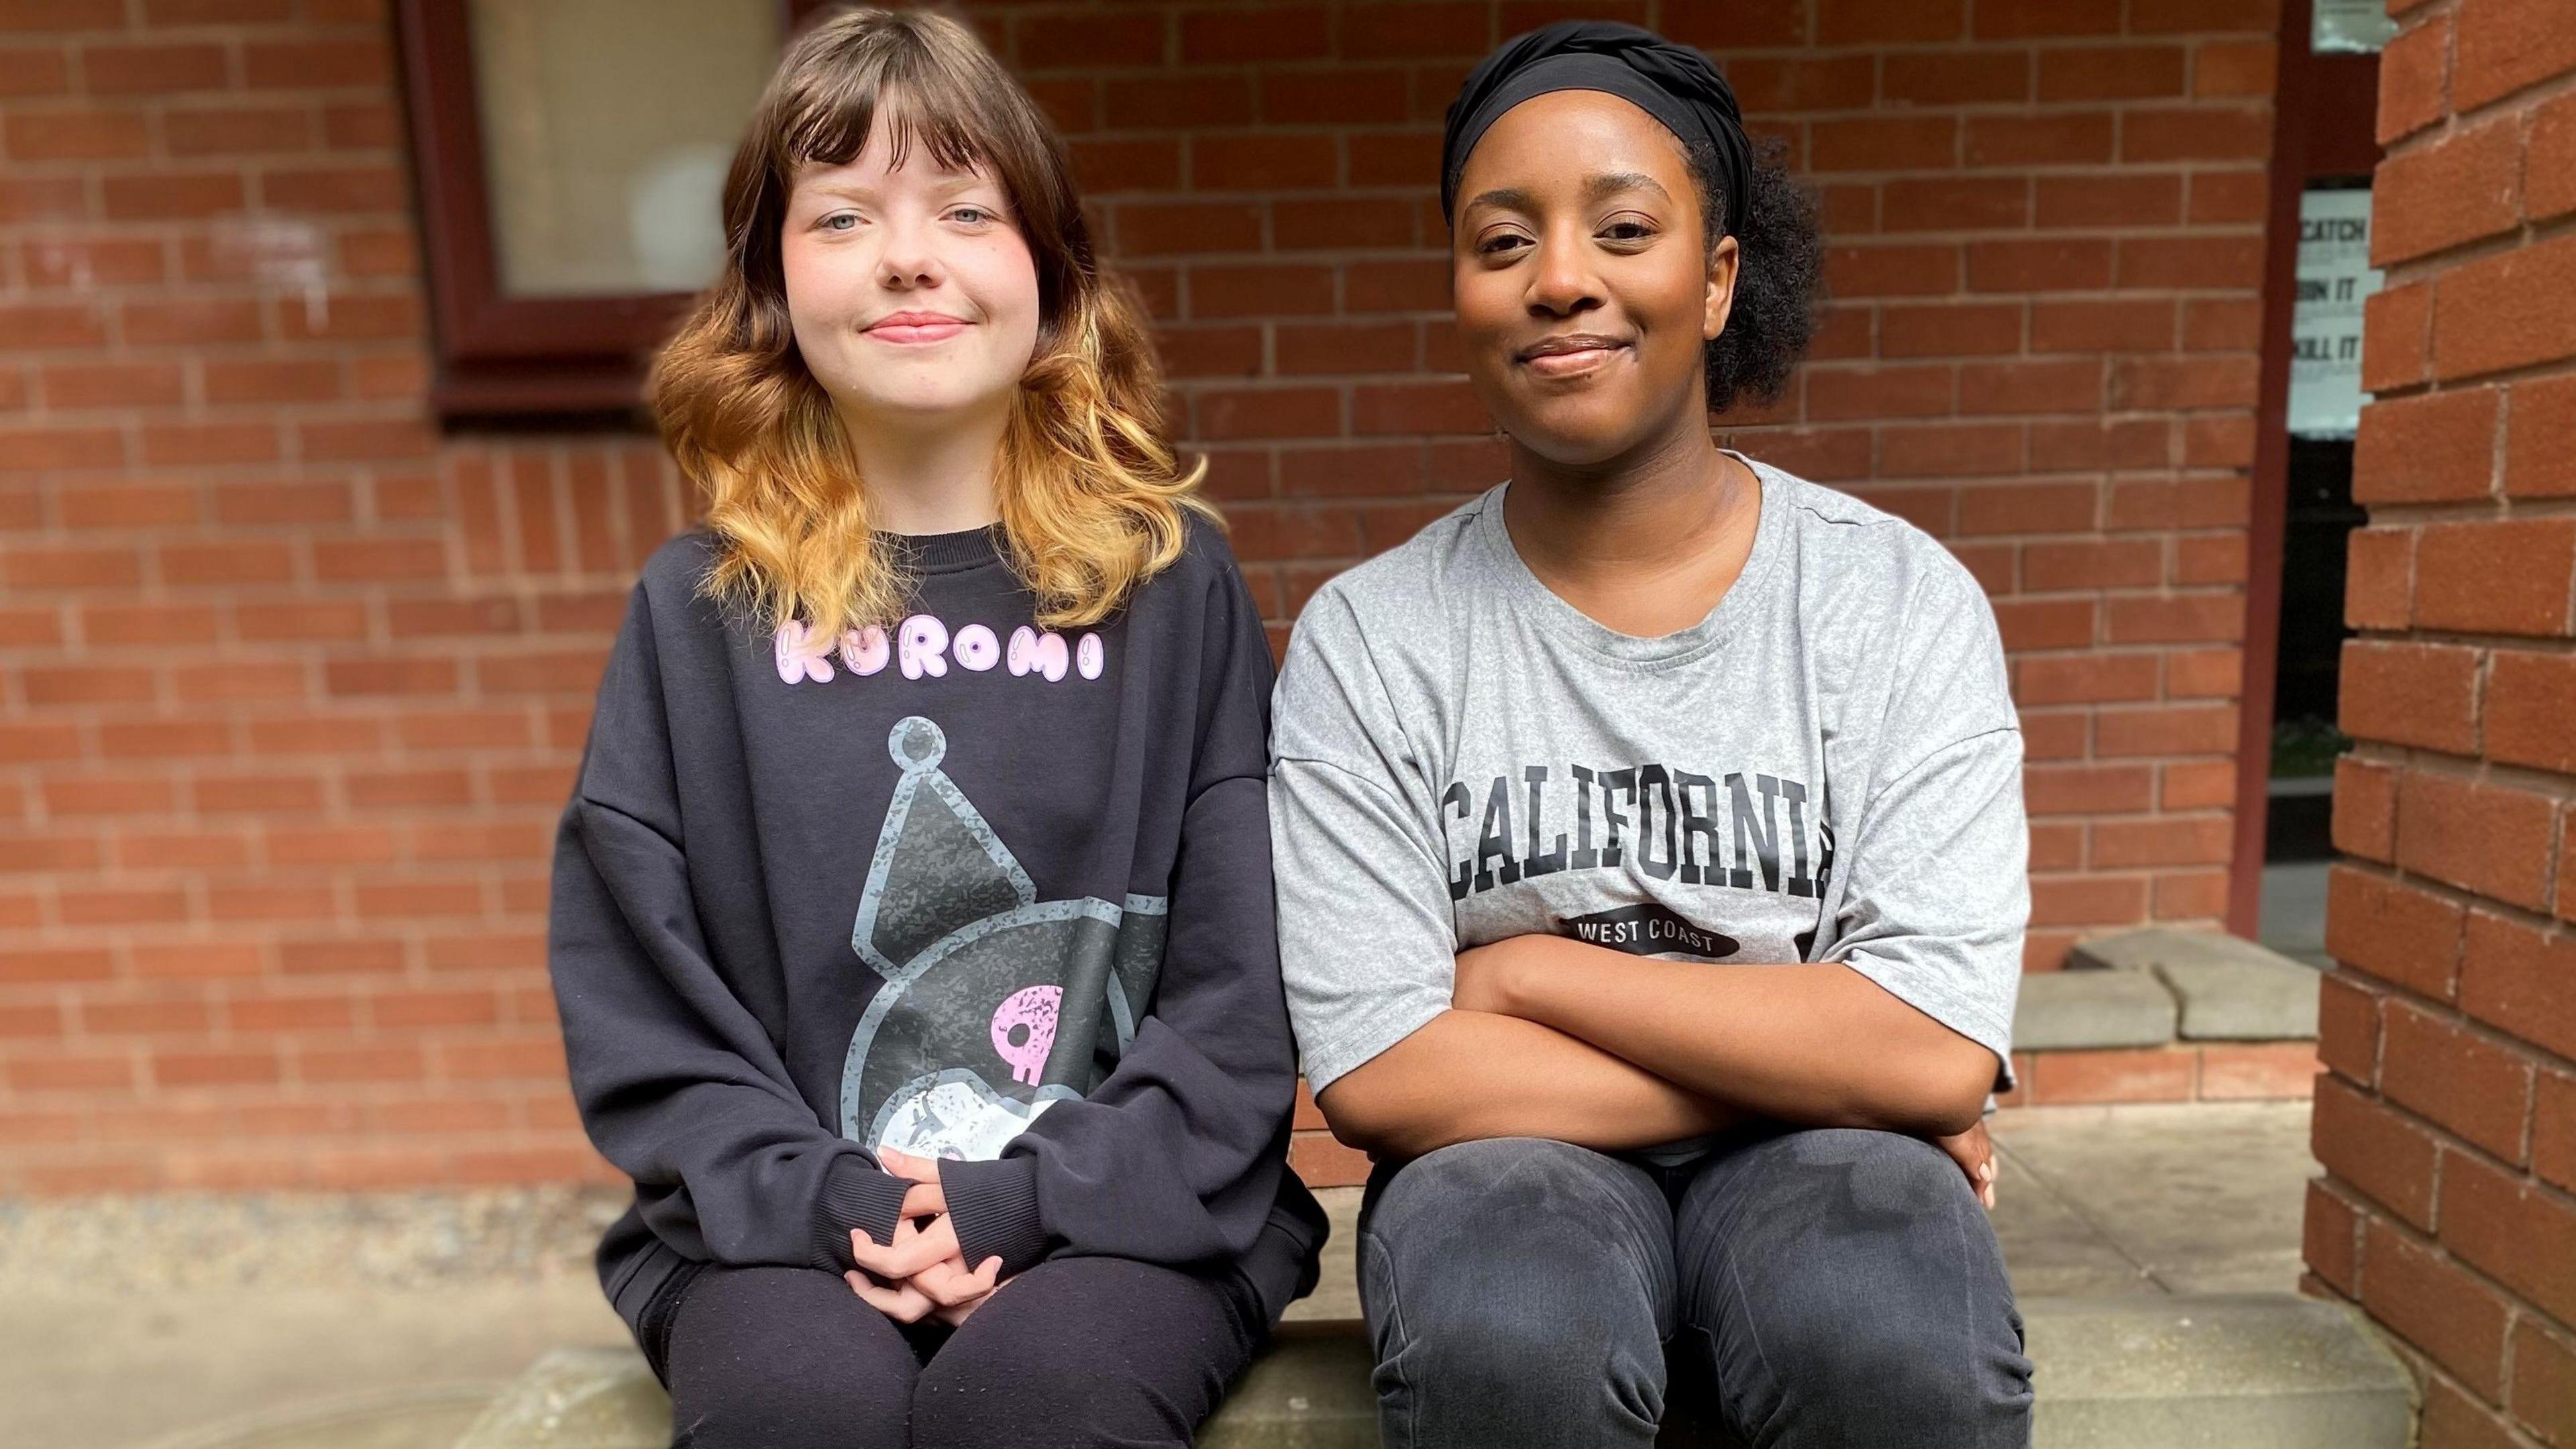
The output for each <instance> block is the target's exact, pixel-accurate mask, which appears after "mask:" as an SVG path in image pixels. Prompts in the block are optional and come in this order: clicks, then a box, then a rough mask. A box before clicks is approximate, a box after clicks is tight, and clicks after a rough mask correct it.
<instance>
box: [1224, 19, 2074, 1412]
mask: <svg viewBox="0 0 2576 1449" xmlns="http://www.w3.org/2000/svg"><path fill="white" fill-rule="evenodd" d="M1441 200H1442V205H1443V208H1444V211H1445V212H1446V213H1447V215H1448V217H1449V219H1450V226H1451V238H1452V240H1451V258H1452V266H1453V272H1454V282H1455V294H1456V300H1457V312H1458V329H1459V334H1460V338H1461V341H1462V343H1463V347H1462V354H1463V356H1464V357H1465V358H1466V369H1467V372H1468V375H1469V377H1470V379H1471V381H1472V382H1473V384H1474V385H1475V387H1476V390H1477V392H1478V394H1479V396H1480V397H1481V398H1482V399H1483V401H1484V403H1485V405H1486V406H1487V408H1488V409H1489V410H1490V411H1491V412H1492V414H1493V416H1494V418H1495V420H1496V422H1497V423H1498V424H1499V425H1500V427H1501V430H1502V432H1503V433H1504V435H1505V437H1506V438H1507V440H1508V441H1509V444H1510V457H1511V476H1510V479H1509V481H1508V482H1506V483H1503V484H1499V485H1497V486H1496V487H1494V488H1493V489H1492V490H1491V491H1489V492H1487V493H1486V494H1484V495H1483V496H1482V497H1480V498H1478V499H1476V500H1475V501H1474V502H1472V503H1470V504H1468V505H1466V506H1465V507H1463V508H1461V509H1459V510H1458V511H1457V512H1455V513H1453V514H1451V515H1449V516H1448V517H1447V518H1445V519H1442V520H1440V521H1439V522H1436V523H1434V524H1432V525H1431V526H1430V527H1428V528H1426V529H1425V530H1424V531H1423V532H1422V533H1421V534H1420V535H1419V536H1417V537H1416V538H1415V539H1413V540H1412V541H1411V542H1410V543H1408V544H1406V545H1404V546H1403V547H1401V548H1399V549H1397V550H1395V551H1394V552H1392V553H1390V554H1388V555H1386V556H1384V557H1382V558H1379V559H1377V560H1375V561H1373V562H1371V563H1369V564H1366V565H1364V566H1362V567H1360V568H1358V569H1355V570H1353V571H1351V572H1350V573H1348V574H1345V575H1343V576H1342V577H1341V578H1339V579H1337V580H1335V581H1334V582H1333V583H1331V584H1330V585H1328V586H1327V587H1325V588H1324V589H1323V590H1322V591H1321V592H1320V593H1318V594H1317V596H1316V597H1315V599H1314V600H1313V601H1312V602H1311V603H1310V604H1309V605H1308V606H1307V608H1306V609H1305V611H1304V613H1303V616H1302V617H1301V618H1300V620H1299V622H1298V625H1297V630H1296V634H1295V636H1294V640H1293V642H1292V643H1291V645H1290V649H1289V658H1288V663H1287V666H1286V671H1285V674H1284V676H1283V677H1282V679H1281V682H1280V686H1279V692H1278V696H1277V703H1276V712H1275V726H1274V730H1275V733H1274V737H1273V743H1272V754H1273V762H1274V763H1273V772H1272V782H1271V815H1272V831H1273V839H1274V843H1275V854H1276V860H1277V872H1278V889H1279V898H1280V912H1279V914H1280V926H1281V931H1282V953H1283V960H1284V965H1285V971H1286V976H1287V983H1288V991H1289V1001H1290V1008H1291V1014H1292V1017H1293V1019H1294V1021H1295V1025H1296V1028H1297V1034H1298V1039H1299V1046H1300V1050H1301V1054H1302V1056H1303V1059H1304V1064H1305V1069H1306V1073H1307V1075H1308V1077H1309V1078H1310V1080H1311V1081H1312V1082H1313V1084H1314V1086H1315V1088H1316V1089H1317V1091H1318V1093H1319V1096H1318V1099H1317V1100H1318V1102H1319V1103H1320V1105H1321V1106H1322V1108H1323V1111H1324V1114H1325V1116H1326V1117H1327V1118H1328V1119H1329V1120H1330V1121H1331V1123H1332V1126H1333V1129H1334V1131H1335V1132H1336V1133H1337V1134H1338V1135H1340V1136H1341V1137H1342V1138H1343V1139H1344V1140H1346V1141H1349V1142H1353V1143H1355V1144H1358V1145H1360V1146H1362V1147H1364V1148H1366V1149H1368V1150H1369V1151H1370V1152H1371V1154H1372V1155H1373V1156H1374V1157H1375V1158H1376V1159H1377V1167H1376V1170H1375V1172H1374V1173H1373V1174H1372V1177H1371V1181H1370V1184H1369V1192H1368V1196H1367V1200H1366V1202H1365V1204H1364V1209H1363V1216H1362V1221H1361V1232H1360V1246H1359V1258H1360V1282H1361V1292H1362V1297H1363V1301H1364V1303H1365V1304H1366V1307H1367V1311H1368V1317H1369V1326H1370V1332H1371V1334H1372V1336H1373V1338H1374V1342H1375V1347H1376V1352H1377V1357H1378V1374H1377V1386H1378V1391H1379V1395H1380V1406H1381V1413H1380V1420H1381V1427H1382V1429H1383V1432H1384V1436H1385V1439H1386V1442H1387V1443H1388V1444H1389V1445H1390V1446H1393V1449H1415V1446H1419V1449H1446V1446H1470V1445H1477V1446H1482V1445H1497V1444H1511V1445H1517V1446H1535V1445H1583V1446H1591V1445H1610V1444H1635V1445H1645V1444H1649V1443H1651V1442H1652V1441H1653V1440H1654V1438H1655V1436H1656V1432H1657V1427H1658V1424H1659V1422H1660V1421H1661V1420H1662V1419H1663V1418H1664V1415H1665V1406H1666V1402H1667V1394H1666V1391H1667V1385H1668V1379H1667V1374H1668V1366H1669V1369H1670V1370H1671V1371H1672V1372H1674V1373H1676V1374H1678V1375H1681V1376H1683V1377H1685V1378H1687V1379H1690V1380H1694V1381H1697V1382H1699V1383H1701V1384H1702V1386H1703V1387H1704V1388H1705V1390H1706V1391H1707V1392H1706V1394H1705V1395H1704V1398H1705V1404H1704V1407H1703V1408H1702V1409H1701V1413H1702V1414H1703V1415H1704V1416H1706V1417H1710V1418H1713V1419H1715V1420H1716V1421H1717V1422H1718V1424H1719V1425H1720V1426H1721V1427H1722V1428H1723V1429H1724V1430H1725V1431H1727V1432H1729V1433H1731V1434H1733V1435H1734V1436H1735V1437H1737V1438H1740V1439H1742V1440H1744V1441H1746V1442H1748V1443H1751V1444H1755V1445H1764V1446H1768V1445H1815V1446H1823V1445H1835V1446H1846V1449H1848V1446H1866V1445H1882V1444H1884V1445H1896V1444H1903V1445H1907V1446H1933V1445H1963V1446H1964V1445H1979V1446H1982V1445H2006V1444H2022V1443H2025V1442H2027V1439H2028V1435H2029V1425H2030V1403H2031V1398H2030V1383H2029V1373H2030V1365H2029V1362H2028V1360H2027V1359H2025V1358H2024V1357H2023V1355H2022V1344H2021V1332H2020V1320H2019V1318H2018V1317H2017V1315H2016V1313H2015V1310H2014V1307H2013V1300H2012V1290H2011V1287H2010V1285H2009V1283H2008V1282H2007V1280H2006V1278H2005V1276H2004V1270H2003V1264H2002V1261H2001V1258H2000V1256H1999V1254H1998V1252H1997V1250H1996V1246H1995V1238H1994V1233H1993V1231H1992V1229H1991V1227H1990V1226H1989V1225H1988V1223H1987V1221H1986V1217H1985V1214H1984V1213H1983V1212H1982V1211H1980V1209H1979V1203H1980V1200H1981V1199H1982V1200H1983V1201H1984V1202H1985V1203H1987V1204H1988V1205H1991V1203H1992V1200H1993V1199H1992V1191H1993V1189H1992V1182H1993V1163H1992V1158H1991V1155H1990V1149H1989V1146H1988V1144H1987V1142H1986V1138H1985V1133H1984V1131H1983V1130H1982V1128H1981V1127H1979V1125H1978V1123H1979V1120H1980V1116H1981V1111H1982V1109H1983V1107H1984V1105H1985V1103H1986V1101H1987V1096H1988V1093H1989V1092H1990V1091H1991V1090H1993V1089H1996V1088H1998V1087H2001V1086H2006V1085H2008V1084H2009V1082H2010V1080H2011V1077H2010V1062H2011V1057H2010V1041H2009V1035H2010V1031H2011V1023H2012V1009H2013V1001H2014V990H2015V985H2016V983H2017V980H2018V975H2019V970H2020V952H2021V939H2022V932H2023V928H2024V926H2025V924H2026V921H2027V917H2028V910H2029V895H2028V887H2027V884H2026V882H2025V880H2024V875H2023V871H2024V866H2025V855H2026V849H2027V845H2026V840H2025V835H2024V829H2025V827H2024V821H2023V813H2022V801H2021V759H2022V749H2021V736H2020V732H2019V728H2018V724H2017V720H2016V716H2015V714H2014V711H2013V706H2012V700H2011V698H2010V695H2009V693H2008V692H2007V689H2006V675H2005V668H2004V659H2003V651H2002V648H2001V645H2000V642H1999V640H1998V637H1997V633H1996V628H1995V623H1994V616H1993V613H1992V610H1991V609H1990V608H1989V606H1988V605H1987V603H1986V600H1985V597H1984V595H1983V593H1982V592H1981V591H1980V590H1979V588H1978V587H1977V584H1976V582H1975V580H1974V579H1972V578H1971V577H1970V576H1969V574H1968V572H1967V570H1966V569H1965V568H1963V567H1962V566H1961V565H1960V564H1959V563H1958V562H1957V561H1956V560H1954V559H1953V558H1951V557H1950V556H1949V555H1948V554H1947V553H1946V552H1944V551H1943V550H1942V548H1941V547H1940V545H1939V544H1937V543H1935V542H1934V541H1933V540H1932V539H1931V538H1930V537H1929V536H1927V535H1925V534H1924V533H1922V532H1921V531H1919V530H1917V529H1915V528H1913V527H1912V526H1910V525H1908V524H1906V523H1904V522H1902V521H1900V520H1898V519H1895V518H1893V517H1891V516H1889V515H1887V514H1885V513H1882V512H1879V511H1878V510H1876V509H1873V508H1871V507H1869V506H1867V505H1865V504H1862V503H1860V502H1857V501H1855V500H1853V499H1851V498H1848V497H1845V496H1843V495H1842V494H1839V493H1835V492H1832V491H1830V490H1827V489H1825V488H1821V487H1818V486H1816V485H1815V484H1812V483H1808V482H1806V481H1804V480H1802V479H1799V478H1797V477H1795V476H1792V475H1791V474H1789V473H1786V472H1784V471H1782V470H1781V469H1779V468H1776V467H1773V466H1771V465H1769V464H1766V463H1762V462H1760V461H1758V460H1756V459H1754V458H1750V457H1747V456H1746V455H1744V454H1743V453H1740V452H1736V451H1734V450H1732V449H1726V448H1721V447H1719V446H1717V444H1716V443H1715V441H1714V440H1713V439H1712V437H1711V434H1710V429H1709V415H1710V414H1711V413H1712V412H1716V411H1722V410H1724V409H1725V408H1726V407H1728V406H1729V405H1730V404H1733V403H1735V402H1737V401H1739V400H1743V399H1747V398H1762V397H1770V396H1775V395H1777V394H1778V393H1779V391H1780V390H1781V388H1782V386H1783V384H1784V383H1785V382H1786V380H1787V378H1788V376H1789V374H1790V372H1791V370H1792V368H1793V367H1794V366H1795V364H1796V362H1797V360H1798V358H1799V356H1800V355H1801V353H1802V351H1803V349H1804V347H1805V345H1806V342H1807V339H1808V336H1809V334H1810V332H1811V330H1812V327H1813V310H1814V302H1815V298H1816V292H1817V271H1818V266H1817V258H1818V253H1819V245H1818V240H1817V236H1816V229H1815V220H1814V211H1813V208H1812V206H1811V205H1810V204H1809V203H1808V202H1807V200H1806V199H1805V198H1804V196H1803V194H1802V193H1801V192H1800V191H1799V189H1798V188H1797V187H1796V186H1795V185H1794V184H1793V183H1792V182H1791V181H1790V180H1789V179H1788V178H1787V176H1786V175H1785V174H1784V173H1783V172H1782V170H1781V169H1780V166H1779V164H1778V162H1777V160H1776V159H1775V158H1774V157H1773V156H1770V155H1767V154H1763V153H1761V152H1759V151H1757V150H1756V148H1755V147H1754V146H1753V145H1752V144H1751V143H1750V142H1749V141H1748V140H1747V138H1746V136H1745V133H1744V129H1743V125H1742V122H1741V119H1740V117H1739V115H1738V112H1737V109H1736V104H1735V100H1734V96H1733V94H1732V93H1731V92H1730V91H1729V90H1728V88H1727V85H1726V82H1725V81H1724V80H1723V79H1722V78H1720V77H1719V76H1718V74H1717V73H1716V71H1715V70H1713V69H1712V68H1711V67H1710V65H1709V63H1708V62H1707V60H1706V59H1705V58H1703V57H1702V56H1701V55H1700V54H1699V53H1698V52H1696V51H1693V50H1689V49H1685V48H1683V47H1680V46H1676V45H1673V44H1670V43H1668V42H1666V41H1663V40H1662V39H1660V38H1659V37H1657V36H1654V35H1653V34H1651V33H1649V32H1646V31H1642V30H1639V29H1636V28H1634V27H1631V26H1623V25H1613V24H1607V23H1600V22H1576V23H1568V24H1562V25H1555V26H1550V27H1547V28H1545V29H1543V30H1539V31H1536V32H1533V33H1531V34H1529V35H1526V36H1523V37H1521V38H1519V39H1517V40H1514V41H1513V42H1511V43H1510V44H1508V45H1506V46H1504V47H1503V48H1502V49H1501V50H1500V51H1498V52H1496V53H1495V54H1494V55H1493V56H1491V57H1489V58H1488V59H1487V60H1486V61H1485V62H1484V63H1483V64H1482V65H1480V66H1479V67H1477V69H1476V70H1475V72H1474V73H1473V74H1471V75H1470V76H1469V77H1468V79H1467V82H1466V85H1465V88H1464V89H1463V90H1462V91H1461V93H1460V95H1459V97H1458V99H1457V101H1456V103H1455V104H1454V105H1452V107H1451V108H1450V111H1449V125H1448V133H1447V137H1446V141H1445V145H1444V154H1443V158H1442V176H1441Z"/></svg>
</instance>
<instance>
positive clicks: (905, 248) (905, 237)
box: [877, 224, 947, 288]
mask: <svg viewBox="0 0 2576 1449" xmlns="http://www.w3.org/2000/svg"><path fill="white" fill-rule="evenodd" d="M877 267H878V271H879V273H880V275H881V277H882V279H883V281H884V283H885V285H887V286H889V287H906V288H909V287H935V286H938V285H939V283H940V282H941V281H942V280H943V279H944V278H945V277H946V276H947V268H946V267H944V266H942V265H941V264H940V260H939V249H938V247H937V246H935V245H933V237H932V236H931V233H930V229H929V228H927V227H919V226H905V225H900V224H898V225H894V226H890V227H888V228H887V229H886V242H885V250H884V252H882V253H881V254H880V255H879V256H878V259H877Z"/></svg>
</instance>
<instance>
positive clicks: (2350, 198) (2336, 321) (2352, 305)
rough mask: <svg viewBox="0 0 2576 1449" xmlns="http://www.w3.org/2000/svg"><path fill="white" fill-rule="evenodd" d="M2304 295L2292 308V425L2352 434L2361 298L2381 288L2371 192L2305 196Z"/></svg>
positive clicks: (2294, 429) (2356, 414) (2357, 401)
mask: <svg viewBox="0 0 2576 1449" xmlns="http://www.w3.org/2000/svg"><path fill="white" fill-rule="evenodd" d="M2297 287H2298V297H2297V301H2296V302H2295V303H2294V304H2293V306H2292V308H2291V313H2290V431H2291V433H2292V434H2294V435H2296V436H2298V437H2303V438H2349V437H2351V436H2352V434H2353V429H2354V428H2355V427H2357V426H2358V425H2359V424H2360V422H2361V304H2362V301H2363V299H2365V298H2367V297H2368V296H2369V295H2370V294H2371V293H2373V292H2376V291H2378V290H2379V273H2378V271H2377V270H2376V269H2374V268H2373V267H2372V266H2371V265H2370V193H2369V192H2368V191H2367V190H2364V189H2361V188H2357V187H2356V188H2343V189H2338V190H2317V191H2309V192H2306V193H2304V194H2302V195H2301V196H2300V197H2299V275H2298V283H2297Z"/></svg>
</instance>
